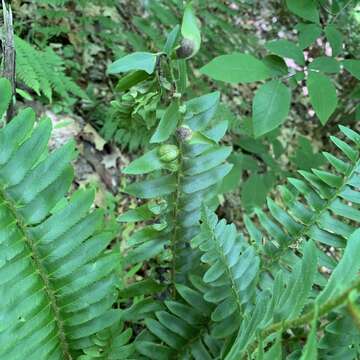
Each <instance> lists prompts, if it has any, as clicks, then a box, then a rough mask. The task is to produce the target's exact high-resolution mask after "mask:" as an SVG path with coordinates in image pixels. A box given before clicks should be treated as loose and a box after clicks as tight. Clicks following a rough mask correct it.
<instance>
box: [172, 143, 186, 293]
mask: <svg viewBox="0 0 360 360" xmlns="http://www.w3.org/2000/svg"><path fill="white" fill-rule="evenodd" d="M178 146H179V169H178V171H177V176H176V192H175V196H174V213H173V219H174V224H175V228H174V232H173V236H172V238H171V243H170V247H171V253H172V262H171V287H172V295H173V297H174V298H175V295H176V288H175V282H176V246H177V237H178V230H179V225H178V223H177V219H178V215H179V201H180V196H181V192H180V188H181V177H182V175H181V172H182V167H183V147H182V144H181V143H180V142H178Z"/></svg>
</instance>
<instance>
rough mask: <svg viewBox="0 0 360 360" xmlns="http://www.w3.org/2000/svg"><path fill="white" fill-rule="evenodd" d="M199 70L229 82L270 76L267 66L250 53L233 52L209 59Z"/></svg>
mask: <svg viewBox="0 0 360 360" xmlns="http://www.w3.org/2000/svg"><path fill="white" fill-rule="evenodd" d="M200 72H202V73H203V74H205V75H207V76H209V77H211V78H212V79H214V80H220V81H226V82H229V83H233V84H235V83H251V82H254V81H261V80H265V79H267V78H268V77H270V76H271V71H270V70H269V68H268V67H267V66H266V65H265V64H264V63H263V62H262V61H260V60H258V59H256V58H255V57H254V56H252V55H248V54H240V53H234V54H230V55H221V56H218V57H216V58H215V59H213V60H211V61H210V62H209V63H208V64H206V65H205V66H203V67H202V68H201V69H200Z"/></svg>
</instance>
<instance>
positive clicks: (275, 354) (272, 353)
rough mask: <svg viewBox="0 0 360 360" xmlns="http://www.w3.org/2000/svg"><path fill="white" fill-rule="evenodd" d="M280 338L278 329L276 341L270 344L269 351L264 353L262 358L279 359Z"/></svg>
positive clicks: (280, 356)
mask: <svg viewBox="0 0 360 360" xmlns="http://www.w3.org/2000/svg"><path fill="white" fill-rule="evenodd" d="M281 340H282V334H281V332H280V331H279V332H278V334H277V336H276V341H275V343H274V345H272V346H271V348H270V349H269V351H267V352H266V353H265V355H264V360H275V359H276V360H280V359H282V358H283V356H282V345H281Z"/></svg>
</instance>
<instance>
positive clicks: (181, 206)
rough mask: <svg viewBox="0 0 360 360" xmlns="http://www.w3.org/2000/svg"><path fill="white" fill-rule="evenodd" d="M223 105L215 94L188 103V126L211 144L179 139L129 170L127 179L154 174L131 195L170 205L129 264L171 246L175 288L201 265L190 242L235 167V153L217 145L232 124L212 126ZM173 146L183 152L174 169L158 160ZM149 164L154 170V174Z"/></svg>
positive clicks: (141, 235) (138, 236) (137, 241)
mask: <svg viewBox="0 0 360 360" xmlns="http://www.w3.org/2000/svg"><path fill="white" fill-rule="evenodd" d="M218 99H219V94H218V93H213V94H209V95H205V96H202V97H199V98H196V99H193V100H190V101H189V102H188V103H187V109H188V111H187V114H185V125H187V126H188V127H190V128H191V129H192V131H194V132H199V134H201V133H200V132H202V133H203V135H201V136H202V139H203V138H205V139H207V143H206V144H204V143H191V142H190V143H188V142H186V141H185V142H182V141H177V140H176V138H175V137H174V138H172V141H173V144H165V145H160V146H158V147H155V148H154V149H153V150H151V151H150V152H148V153H146V154H145V155H144V156H143V157H141V158H139V159H137V160H135V161H136V162H135V161H134V163H133V164H130V165H129V167H128V168H127V169H125V172H126V173H128V174H143V173H152V174H155V175H153V176H152V177H149V178H148V179H147V180H145V181H142V182H136V183H134V184H131V185H129V186H128V187H127V188H126V191H127V192H128V193H129V194H131V195H133V196H136V197H138V198H143V199H159V198H163V199H165V201H166V204H167V207H166V210H165V211H164V212H163V213H162V214H161V215H162V216H154V218H155V219H156V218H158V219H159V220H160V223H158V224H155V225H151V226H148V227H145V228H144V229H141V230H140V231H139V232H137V233H135V234H134V235H133V237H132V238H130V239H129V245H131V248H132V249H131V251H130V252H129V257H128V260H129V261H130V263H133V262H136V261H143V260H146V259H148V258H150V257H153V256H155V255H157V254H159V253H160V252H162V250H163V249H164V246H165V245H167V246H168V247H169V250H170V252H171V257H172V260H171V261H172V265H171V274H172V282H173V283H174V282H175V274H176V275H177V276H178V278H180V277H182V276H183V275H184V274H186V273H187V271H188V270H189V269H190V268H191V267H192V266H193V265H194V264H198V260H196V259H198V257H199V254H198V253H197V252H196V251H190V249H189V242H190V240H191V239H192V238H193V237H194V236H195V235H197V233H198V231H199V220H200V212H201V205H202V203H203V202H204V201H205V202H206V203H207V204H211V203H215V204H216V195H217V189H218V186H219V184H221V181H222V179H223V178H224V176H225V175H226V174H227V173H228V172H229V171H230V169H231V167H232V165H230V164H227V163H226V162H225V161H226V158H227V157H228V156H229V155H230V152H231V148H229V147H222V146H219V145H218V142H219V141H220V139H221V138H222V137H223V135H224V134H225V131H226V128H227V124H226V123H216V122H214V123H211V120H212V119H213V116H214V114H215V111H216V108H217V106H218ZM199 136H200V135H199ZM174 143H175V144H177V145H175V144H174ZM169 145H170V147H173V146H175V148H178V149H179V150H178V152H179V153H178V156H177V155H176V159H174V161H173V162H172V163H171V166H173V167H170V163H169V162H168V161H167V160H162V158H160V157H159V152H161V149H162V146H164V147H167V146H169ZM170 162H171V161H170ZM147 164H150V167H152V168H150V170H149V169H148V166H147ZM214 200H215V201H214ZM215 206H216V205H215Z"/></svg>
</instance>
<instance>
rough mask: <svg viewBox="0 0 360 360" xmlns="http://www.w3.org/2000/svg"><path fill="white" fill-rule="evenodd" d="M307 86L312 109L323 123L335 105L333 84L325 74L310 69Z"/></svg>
mask: <svg viewBox="0 0 360 360" xmlns="http://www.w3.org/2000/svg"><path fill="white" fill-rule="evenodd" d="M307 88H308V91H309V96H310V102H311V104H312V106H313V108H314V111H315V113H316V115H317V116H318V118H319V119H320V121H321V123H322V124H323V125H325V124H326V122H327V121H328V120H329V118H330V116H331V114H332V113H333V112H334V111H335V109H336V106H337V101H338V100H337V96H336V89H335V86H334V85H333V84H332V82H331V81H330V79H329V78H328V77H326V76H325V75H323V74H320V73H317V72H314V71H311V72H310V73H309V76H308V79H307Z"/></svg>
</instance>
